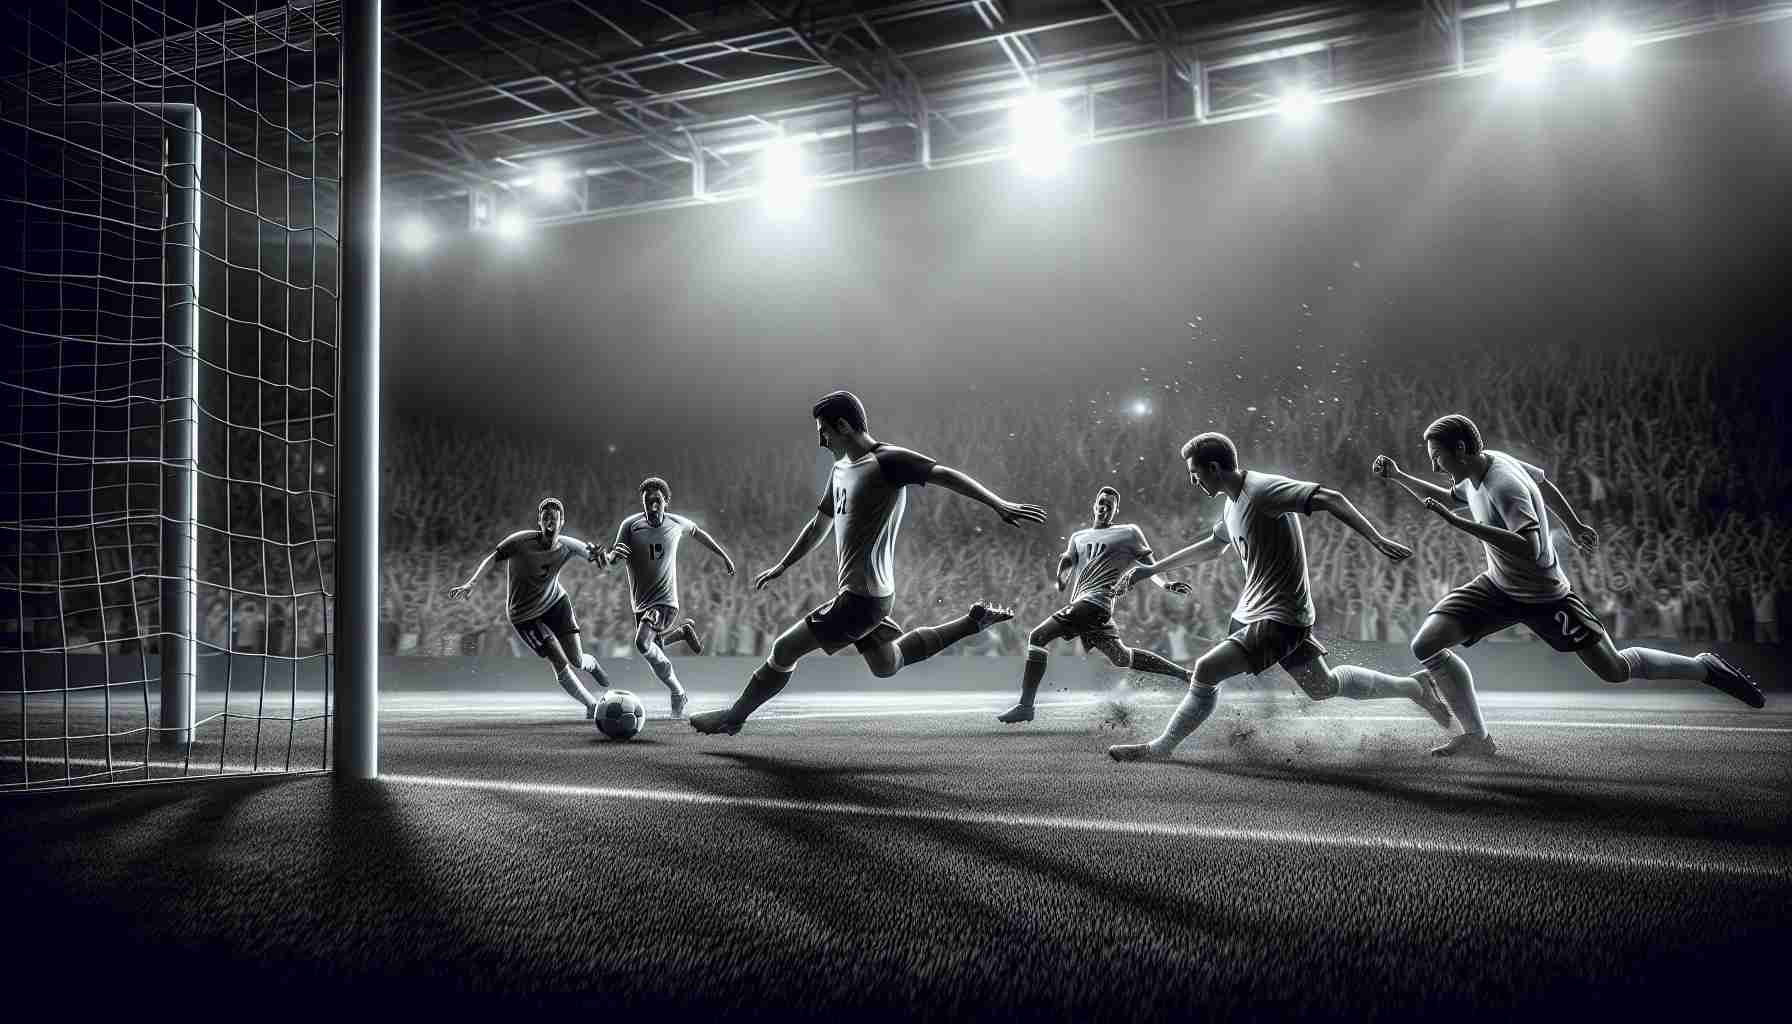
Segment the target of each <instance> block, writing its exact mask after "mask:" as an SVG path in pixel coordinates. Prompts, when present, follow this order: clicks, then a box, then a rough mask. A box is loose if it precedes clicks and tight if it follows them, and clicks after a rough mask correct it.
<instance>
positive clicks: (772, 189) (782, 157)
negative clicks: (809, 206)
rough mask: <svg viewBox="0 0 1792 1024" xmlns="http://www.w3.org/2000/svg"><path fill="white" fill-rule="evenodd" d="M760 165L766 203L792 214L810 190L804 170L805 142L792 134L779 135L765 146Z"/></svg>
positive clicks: (761, 187) (776, 209) (781, 211)
mask: <svg viewBox="0 0 1792 1024" xmlns="http://www.w3.org/2000/svg"><path fill="white" fill-rule="evenodd" d="M760 160H761V161H762V163H761V166H760V168H759V171H760V174H762V175H763V176H764V178H763V181H762V182H761V184H760V186H759V188H760V191H761V193H762V194H763V195H764V196H765V201H766V205H767V206H769V207H770V208H771V209H772V210H773V211H775V212H778V213H790V212H792V211H794V210H795V209H796V207H797V205H798V204H799V203H800V202H801V200H802V197H803V194H804V193H805V192H807V191H808V190H809V177H808V175H806V174H804V173H803V146H802V143H800V142H799V141H797V140H796V139H793V138H791V137H789V136H779V137H778V139H777V140H776V141H774V142H772V144H771V145H769V146H767V147H765V152H764V154H763V155H762V156H761V157H760Z"/></svg>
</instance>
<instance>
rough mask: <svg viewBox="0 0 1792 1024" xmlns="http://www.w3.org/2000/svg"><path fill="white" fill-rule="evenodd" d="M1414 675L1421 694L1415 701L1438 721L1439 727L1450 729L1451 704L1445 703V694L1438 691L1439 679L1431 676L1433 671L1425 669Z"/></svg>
mask: <svg viewBox="0 0 1792 1024" xmlns="http://www.w3.org/2000/svg"><path fill="white" fill-rule="evenodd" d="M1412 677H1413V678H1414V679H1416V680H1418V681H1419V695H1418V696H1417V697H1414V698H1413V703H1415V704H1417V705H1418V706H1419V707H1422V708H1424V709H1425V713H1426V714H1428V715H1430V716H1431V718H1432V720H1433V721H1435V722H1437V726H1438V728H1440V729H1448V728H1449V727H1450V705H1448V704H1446V703H1444V695H1443V694H1441V693H1439V692H1438V690H1437V680H1435V679H1433V678H1431V673H1429V672H1427V671H1425V670H1424V669H1419V670H1418V671H1417V672H1414V673H1413V674H1412Z"/></svg>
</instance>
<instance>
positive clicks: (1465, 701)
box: [1412, 614, 1498, 757]
mask: <svg viewBox="0 0 1792 1024" xmlns="http://www.w3.org/2000/svg"><path fill="white" fill-rule="evenodd" d="M1467 639H1468V632H1467V631H1466V630H1465V629H1463V626H1462V621H1461V620H1460V619H1457V618H1455V617H1454V616H1450V615H1436V614H1433V615H1429V616H1427V617H1426V618H1425V624H1424V625H1422V626H1420V627H1419V632H1418V635H1417V636H1415V637H1413V638H1412V656H1413V657H1415V658H1417V659H1419V663H1420V664H1422V665H1424V666H1425V671H1426V673H1427V674H1428V675H1429V677H1430V679H1431V680H1432V681H1433V682H1434V683H1435V685H1436V686H1437V689H1438V692H1439V693H1440V694H1442V696H1443V698H1444V700H1445V701H1446V702H1447V703H1448V704H1449V705H1450V710H1451V711H1453V712H1455V714H1456V721H1458V722H1460V723H1461V724H1462V732H1460V733H1458V734H1457V735H1456V736H1455V737H1453V738H1452V739H1451V740H1450V741H1449V742H1448V743H1445V744H1443V745H1442V746H1437V747H1432V748H1431V753H1432V754H1433V755H1434V756H1436V757H1455V756H1457V755H1459V754H1482V755H1489V756H1490V755H1492V754H1494V753H1495V752H1496V751H1497V750H1498V747H1497V746H1496V745H1495V743H1494V742H1493V737H1492V736H1489V735H1488V734H1487V724H1486V723H1485V722H1483V721H1482V720H1481V703H1480V701H1479V700H1477V699H1476V697H1475V676H1474V673H1472V672H1470V671H1469V670H1468V663H1467V662H1464V661H1463V660H1462V659H1461V658H1459V657H1457V656H1456V652H1454V651H1452V650H1450V648H1452V647H1455V646H1456V645H1457V644H1460V643H1462V642H1463V641H1465V640H1467Z"/></svg>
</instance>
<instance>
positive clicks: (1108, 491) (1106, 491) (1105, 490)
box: [1095, 487, 1120, 505]
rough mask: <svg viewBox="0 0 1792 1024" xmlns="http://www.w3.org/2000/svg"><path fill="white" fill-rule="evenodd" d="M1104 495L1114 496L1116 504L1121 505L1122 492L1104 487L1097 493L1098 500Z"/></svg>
mask: <svg viewBox="0 0 1792 1024" xmlns="http://www.w3.org/2000/svg"><path fill="white" fill-rule="evenodd" d="M1104 494H1112V495H1113V496H1114V504H1116V505H1118V504H1119V503H1120V492H1119V491H1117V490H1115V489H1113V488H1112V487H1103V488H1102V489H1101V490H1099V491H1096V492H1095V496H1096V497H1097V498H1099V497H1101V496H1102V495H1104Z"/></svg>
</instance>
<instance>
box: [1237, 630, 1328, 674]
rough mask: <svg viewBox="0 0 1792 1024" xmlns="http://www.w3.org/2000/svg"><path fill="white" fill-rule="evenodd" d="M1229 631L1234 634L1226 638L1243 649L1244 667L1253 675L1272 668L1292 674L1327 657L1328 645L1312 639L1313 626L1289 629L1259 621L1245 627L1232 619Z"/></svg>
mask: <svg viewBox="0 0 1792 1024" xmlns="http://www.w3.org/2000/svg"><path fill="white" fill-rule="evenodd" d="M1229 628H1230V629H1231V630H1232V634H1231V635H1230V636H1228V637H1226V639H1227V640H1229V641H1231V642H1232V643H1235V644H1237V645H1238V646H1239V647H1241V648H1243V649H1244V658H1245V664H1246V665H1248V666H1249V667H1250V670H1251V675H1254V676H1259V675H1262V674H1263V673H1265V672H1267V671H1269V666H1271V665H1280V666H1282V667H1283V668H1285V669H1287V670H1288V671H1290V672H1293V671H1294V670H1295V669H1297V668H1300V667H1301V666H1302V665H1305V664H1306V663H1307V662H1309V661H1312V660H1313V659H1314V658H1323V657H1325V655H1326V650H1325V645H1324V644H1321V643H1320V642H1319V641H1317V640H1315V639H1313V627H1311V626H1290V625H1289V624H1287V623H1286V622H1277V621H1276V620H1274V619H1258V620H1257V621H1256V622H1253V623H1250V624H1249V625H1246V624H1245V623H1242V622H1240V621H1238V620H1237V619H1233V620H1232V621H1231V623H1230V624H1229Z"/></svg>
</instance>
